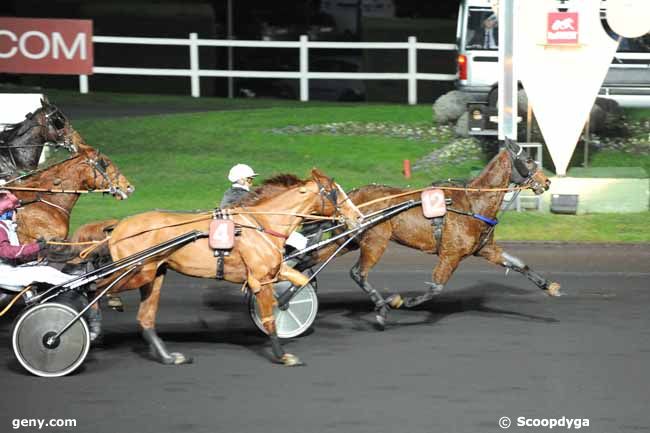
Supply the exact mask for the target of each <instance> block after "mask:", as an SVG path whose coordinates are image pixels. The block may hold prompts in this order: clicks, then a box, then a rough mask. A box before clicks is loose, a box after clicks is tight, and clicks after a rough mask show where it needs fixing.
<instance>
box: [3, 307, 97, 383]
mask: <svg viewBox="0 0 650 433" xmlns="http://www.w3.org/2000/svg"><path fill="white" fill-rule="evenodd" d="M76 315H77V312H76V311H75V310H74V309H73V308H71V307H69V306H67V305H64V304H58V303H45V304H40V305H37V306H35V307H33V308H30V309H28V310H27V311H25V312H24V313H23V314H21V315H20V316H19V317H18V319H17V320H16V323H15V324H14V328H13V332H12V344H13V348H14V353H15V355H16V358H17V359H18V362H20V364H21V365H22V366H23V367H25V369H26V370H27V371H29V372H30V373H32V374H35V375H37V376H42V377H59V376H65V375H66V374H69V373H71V372H73V371H74V370H76V369H77V367H79V366H80V365H81V364H82V363H83V362H84V359H86V355H87V354H88V349H89V347H90V332H89V331H88V325H86V322H85V320H84V319H83V318H80V319H79V320H77V321H76V322H74V323H73V324H72V326H70V328H69V329H68V330H67V331H65V332H64V333H63V334H62V335H61V336H60V337H59V338H58V339H56V340H55V341H52V342H48V340H49V337H51V336H53V335H55V334H56V333H57V332H59V331H60V330H61V329H63V327H64V326H65V325H67V324H68V323H69V322H70V320H72V319H73V318H74V317H75V316H76Z"/></svg>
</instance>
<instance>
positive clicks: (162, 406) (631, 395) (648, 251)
mask: <svg viewBox="0 0 650 433" xmlns="http://www.w3.org/2000/svg"><path fill="white" fill-rule="evenodd" d="M508 247H509V248H508V250H509V251H510V252H511V253H512V254H515V255H517V256H519V257H521V258H522V259H524V260H525V261H527V262H528V263H529V264H530V265H531V266H532V267H533V268H535V269H537V270H539V271H540V272H541V273H542V274H543V275H545V276H548V277H550V278H552V279H554V280H556V281H559V282H560V283H562V286H563V288H564V290H565V292H566V296H564V297H561V298H549V297H547V296H545V295H544V294H543V293H541V292H540V291H538V290H537V289H536V288H535V287H534V286H533V285H532V284H531V283H529V282H528V281H527V280H525V279H524V278H523V277H521V276H519V275H513V274H512V273H511V274H510V275H509V276H508V277H505V276H504V272H503V270H501V269H498V268H496V267H494V266H492V265H489V264H487V263H484V262H482V261H481V260H479V259H473V258H472V259H468V260H467V261H466V262H465V263H463V264H462V265H461V267H460V269H459V271H458V272H457V273H456V275H454V277H453V278H452V280H451V282H450V284H449V286H448V287H447V288H446V291H445V293H444V294H443V295H441V296H440V297H439V298H437V299H436V300H435V301H433V302H431V303H430V304H429V305H426V306H425V307H422V308H420V309H419V310H418V311H397V312H393V313H392V315H391V320H392V322H393V323H392V325H391V326H390V327H389V328H388V329H387V330H386V331H383V332H380V331H378V330H376V329H375V326H374V320H373V316H374V315H373V314H372V308H371V306H370V303H369V302H368V300H367V298H366V296H365V295H364V294H363V293H362V292H361V291H360V290H359V289H358V288H356V286H354V284H353V283H352V281H351V280H350V279H349V278H348V275H347V273H348V269H349V267H350V265H351V264H352V263H353V261H354V259H355V257H354V256H353V255H352V254H351V255H349V256H345V257H342V258H340V259H337V260H336V261H335V262H334V263H333V265H332V266H331V267H330V268H329V269H328V270H327V271H326V273H325V274H324V275H323V276H322V277H321V278H320V280H319V287H320V289H319V299H320V302H321V308H320V313H319V316H318V317H317V319H316V323H315V327H314V328H313V331H312V332H311V333H310V334H309V335H306V336H304V337H302V338H299V339H296V340H293V341H290V342H286V344H285V347H286V348H287V350H289V351H291V352H292V353H295V354H297V355H299V356H300V357H301V358H302V359H303V360H304V361H306V363H307V365H306V366H305V367H300V368H285V367H282V366H279V365H274V364H271V363H270V361H269V352H270V350H269V346H268V344H267V341H266V339H265V338H264V337H262V336H261V335H260V334H259V333H258V331H257V330H256V329H255V328H254V327H253V325H252V324H251V322H250V320H249V318H248V314H247V308H246V305H245V304H244V303H243V297H242V295H241V293H239V287H238V286H234V285H229V284H223V283H220V282H216V281H211V280H198V279H189V278H185V277H181V276H179V275H176V274H172V275H170V276H169V277H168V280H167V282H166V284H165V286H164V288H163V300H162V308H161V311H160V314H159V319H158V323H159V332H160V334H161V337H162V338H163V339H165V340H166V341H167V343H168V345H169V347H170V349H171V350H177V351H182V352H184V353H185V354H188V355H192V356H194V358H195V363H194V364H192V365H184V366H179V367H170V366H163V365H159V364H156V363H154V362H152V361H151V360H149V358H148V356H147V352H146V349H145V346H144V343H143V342H142V340H141V339H140V337H139V334H138V331H137V327H136V323H135V314H136V312H135V310H136V307H137V302H138V297H137V294H136V293H129V294H128V295H126V296H125V297H124V300H125V302H126V304H127V311H126V312H125V313H115V312H106V314H105V330H106V336H105V343H104V345H103V347H101V348H96V349H93V350H92V351H91V353H90V355H89V357H88V359H87V361H86V363H85V364H84V366H83V367H82V368H81V369H80V370H79V371H77V372H76V373H75V374H73V375H71V376H69V377H64V378H59V379H42V378H36V377H32V376H30V375H29V374H27V373H26V372H25V371H23V369H22V368H21V367H20V365H19V364H18V363H17V362H16V361H15V360H14V358H13V353H12V351H11V348H10V328H11V322H10V321H7V320H6V319H2V321H0V359H1V360H2V362H1V363H0V364H1V365H0V369H1V372H0V378H1V380H0V384H1V386H0V431H12V424H11V423H12V420H13V419H19V418H46V419H50V418H74V419H76V420H77V427H76V428H74V429H69V430H67V429H64V428H49V429H48V428H43V430H41V431H53V432H62V431H71V432H92V433H103V432H107V433H108V432H110V433H115V432H138V433H148V432H152V433H153V432H157V433H162V432H247V433H256V432H260V433H261V432H264V433H269V432H305V433H308V432H309V433H311V432H330V431H331V432H345V433H352V432H355V433H356V432H405V433H415V432H446V433H451V432H481V433H483V432H497V431H502V430H501V429H500V428H499V427H498V424H497V422H498V420H499V418H501V417H503V416H508V417H510V418H511V419H512V423H513V426H512V427H510V428H509V429H508V430H507V431H528V432H530V431H533V432H534V431H549V429H548V428H543V427H517V426H516V423H517V418H518V417H528V418H562V417H563V416H564V417H566V418H569V419H575V418H579V419H585V418H586V419H589V424H590V425H589V427H583V428H582V429H581V430H582V431H588V432H598V433H612V432H639V431H648V430H650V413H649V412H648V389H649V388H650V386H649V385H650V380H649V379H648V366H649V365H650V318H649V315H648V307H649V306H650V290H649V289H650V266H649V265H648V264H649V263H650V246H611V245H610V246H606V245H596V246H581V245H565V244H510V245H508ZM433 263H435V258H434V257H431V256H427V255H424V254H421V253H418V252H415V251H411V250H407V249H404V248H401V247H398V246H393V247H391V249H390V250H389V252H388V253H387V255H386V256H385V257H384V260H383V261H382V263H381V264H380V265H379V266H378V268H377V270H376V271H375V272H374V273H373V274H371V281H372V282H373V283H375V286H376V287H378V288H381V287H391V288H393V289H394V290H396V291H400V292H403V293H404V292H416V291H419V290H422V289H423V287H424V286H423V283H424V281H429V280H430V270H431V269H430V268H431V265H432V264H433ZM566 430H567V429H566V428H562V427H555V428H554V429H553V430H551V431H566ZM18 431H37V430H35V429H27V428H25V429H21V430H18Z"/></svg>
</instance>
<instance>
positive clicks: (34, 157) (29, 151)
mask: <svg viewBox="0 0 650 433" xmlns="http://www.w3.org/2000/svg"><path fill="white" fill-rule="evenodd" d="M33 122H34V121H33V120H31V119H30V120H27V121H25V123H24V125H22V126H20V127H18V128H17V130H16V133H15V135H14V136H13V138H9V139H8V140H7V143H5V145H9V146H11V147H12V149H6V151H7V154H8V153H9V152H11V156H13V160H14V161H15V162H16V165H17V166H16V169H19V170H20V169H22V170H31V169H35V168H36V167H37V166H38V160H39V159H40V157H41V152H42V151H43V144H44V143H45V137H44V135H43V127H42V126H41V125H40V124H38V123H36V124H34V123H33ZM23 146H26V147H23Z"/></svg>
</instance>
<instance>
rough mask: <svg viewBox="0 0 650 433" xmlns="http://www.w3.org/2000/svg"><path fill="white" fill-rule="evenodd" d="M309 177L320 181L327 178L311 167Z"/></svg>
mask: <svg viewBox="0 0 650 433" xmlns="http://www.w3.org/2000/svg"><path fill="white" fill-rule="evenodd" d="M311 177H312V178H314V179H316V180H318V179H322V178H323V177H327V176H325V173H323V172H322V171H320V170H319V169H317V168H316V167H313V168H312V169H311Z"/></svg>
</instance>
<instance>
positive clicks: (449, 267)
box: [318, 142, 560, 326]
mask: <svg viewBox="0 0 650 433" xmlns="http://www.w3.org/2000/svg"><path fill="white" fill-rule="evenodd" d="M520 154H521V148H520V147H519V145H517V144H516V143H515V142H507V143H506V148H505V149H503V150H502V151H501V152H499V153H498V154H497V155H496V156H495V157H494V158H493V159H492V161H490V163H489V164H488V165H487V166H486V167H485V169H484V170H483V171H482V172H481V174H480V175H479V176H478V177H476V178H475V179H473V180H472V181H470V182H469V184H468V185H467V188H472V189H479V188H483V189H486V188H501V189H505V188H507V187H508V186H509V185H510V184H511V183H514V184H515V185H518V186H524V187H528V188H530V189H531V190H533V192H535V194H541V193H543V192H544V191H546V190H548V188H549V186H550V181H549V180H548V178H546V176H545V175H544V174H543V173H542V172H541V171H540V170H538V169H537V167H536V165H535V163H534V162H533V161H532V160H530V159H527V160H526V159H523V158H522V157H521V156H520ZM408 192H409V189H404V188H393V187H388V186H381V185H368V186H364V187H361V188H357V189H355V190H353V191H351V192H350V193H349V196H350V199H351V200H352V201H353V203H354V204H356V205H360V204H362V203H368V202H370V201H371V200H375V199H380V198H382V197H387V198H388V197H390V196H394V195H401V194H403V195H401V196H400V197H394V198H388V199H386V200H383V201H378V202H376V203H374V204H371V205H369V206H365V207H362V210H363V212H364V213H366V214H368V213H371V212H373V211H377V210H380V209H382V208H386V207H388V206H391V205H395V204H398V203H402V202H404V201H406V200H419V198H420V197H419V196H420V193H419V192H413V193H412V194H408ZM444 193H445V197H446V198H447V199H451V202H452V204H451V205H449V208H453V209H454V210H457V211H459V212H458V213H455V212H447V214H446V215H445V217H444V219H441V220H438V221H433V220H430V219H427V218H425V217H424V215H423V213H422V208H421V207H415V208H411V209H409V210H407V211H404V212H402V213H400V214H398V215H396V216H394V217H393V218H391V219H390V220H388V221H386V222H383V223H381V224H378V225H376V226H374V227H372V228H370V229H368V230H367V231H366V232H364V233H363V234H362V235H361V236H360V237H359V239H358V242H356V244H355V245H353V246H352V247H350V249H351V250H352V249H360V256H359V260H358V261H357V263H356V264H355V265H354V266H353V267H352V269H351V270H350V276H351V277H352V279H353V280H354V281H355V282H356V283H357V284H358V285H359V287H361V288H362V289H363V290H364V291H365V292H366V293H368V295H369V296H370V299H371V300H372V301H373V302H374V304H375V307H376V311H377V320H378V322H379V324H380V325H382V326H383V325H384V322H385V318H386V315H387V313H388V310H389V306H390V307H393V308H399V307H402V306H404V307H407V308H410V307H414V306H416V305H419V304H421V303H423V302H425V301H427V300H430V299H431V298H433V297H434V296H435V295H437V294H439V293H440V292H441V291H442V290H443V287H444V285H445V284H446V283H447V281H448V280H449V278H450V277H451V275H452V274H453V272H454V271H455V270H456V268H457V267H458V265H459V263H460V262H461V261H462V260H463V259H465V258H466V257H469V256H472V255H474V256H480V257H483V258H485V259H487V260H488V261H490V262H492V263H494V264H497V265H499V266H504V267H506V268H509V269H512V270H515V271H517V272H520V273H522V274H523V275H525V276H526V277H527V278H528V279H529V280H531V281H532V282H533V283H534V284H535V285H536V286H537V287H539V288H540V289H543V290H544V291H546V293H547V294H549V295H551V296H558V295H559V288H560V286H559V284H557V283H553V282H550V281H548V280H546V279H545V278H543V277H542V276H540V275H539V274H537V273H536V272H534V271H533V270H532V269H530V268H529V267H528V265H526V264H525V263H524V262H523V261H522V260H520V259H518V258H517V257H515V256H512V255H510V254H508V253H506V252H505V251H503V249H502V248H501V247H500V246H498V245H497V244H496V242H495V241H494V230H493V226H490V225H489V224H488V223H486V222H485V221H484V220H481V219H478V218H476V217H473V216H471V215H473V214H478V215H481V216H483V217H487V219H489V220H495V219H496V216H497V213H498V212H499V210H500V209H501V205H502V202H503V197H504V195H505V191H480V192H477V191H462V190H461V191H455V190H453V191H452V190H445V191H444ZM436 222H438V223H439V227H440V230H439V236H436V233H435V232H436ZM391 240H392V241H395V242H397V243H399V244H402V245H405V246H408V247H411V248H417V249H419V250H421V251H424V252H427V253H429V254H437V255H438V257H439V261H438V264H437V265H436V267H435V268H434V270H433V276H432V282H431V283H427V284H428V286H429V287H428V289H427V290H426V292H425V293H424V294H423V295H421V296H417V297H412V298H405V299H402V298H401V297H400V296H399V295H395V296H391V297H390V298H388V299H384V298H383V297H382V296H381V295H380V294H379V292H377V291H376V290H375V289H374V288H373V287H372V286H371V285H370V283H369V282H368V273H369V272H370V270H371V269H372V268H373V267H374V266H375V265H376V264H377V263H378V262H379V260H380V259H381V257H382V255H383V254H384V251H385V250H386V247H387V246H388V242H389V241H391ZM335 248H336V245H333V246H330V247H329V248H326V249H323V250H321V251H319V253H318V259H319V260H324V259H325V258H326V257H328V256H329V254H330V253H331V252H332V251H333V249H335Z"/></svg>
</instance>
